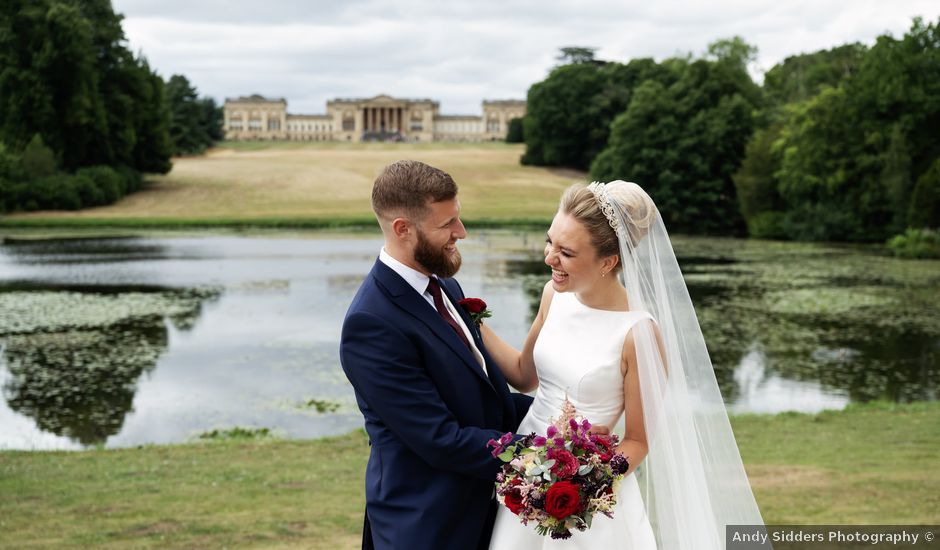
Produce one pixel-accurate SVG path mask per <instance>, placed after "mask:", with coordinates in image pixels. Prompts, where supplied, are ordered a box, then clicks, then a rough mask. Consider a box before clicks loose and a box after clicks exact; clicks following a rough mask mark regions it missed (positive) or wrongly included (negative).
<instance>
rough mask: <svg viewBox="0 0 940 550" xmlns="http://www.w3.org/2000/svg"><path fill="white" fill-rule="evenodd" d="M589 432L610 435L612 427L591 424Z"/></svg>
mask: <svg viewBox="0 0 940 550" xmlns="http://www.w3.org/2000/svg"><path fill="white" fill-rule="evenodd" d="M588 433H592V434H594V435H609V434H610V428H608V427H607V426H591V429H590V430H588Z"/></svg>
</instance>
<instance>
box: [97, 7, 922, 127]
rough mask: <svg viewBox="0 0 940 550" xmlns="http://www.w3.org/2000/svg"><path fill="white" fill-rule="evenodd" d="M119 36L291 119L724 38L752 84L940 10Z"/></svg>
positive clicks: (155, 18)
mask: <svg viewBox="0 0 940 550" xmlns="http://www.w3.org/2000/svg"><path fill="white" fill-rule="evenodd" d="M113 2H114V9H115V11H117V12H118V13H121V14H123V15H124V17H125V20H124V32H125V33H126V35H127V38H128V41H129V45H130V47H131V49H132V50H133V51H135V52H137V51H142V52H143V54H144V55H145V56H146V57H147V59H148V60H149V61H150V64H151V66H152V67H153V68H154V69H156V70H157V72H159V73H160V74H161V75H163V76H164V77H169V76H170V75H171V74H176V73H181V74H184V75H186V77H187V78H189V80H190V81H191V82H192V83H193V84H194V85H195V86H196V87H197V88H198V90H199V93H200V94H201V95H210V96H212V97H214V98H216V100H218V101H220V102H221V101H222V100H224V98H225V97H236V96H241V95H249V94H252V93H260V94H263V95H265V96H269V97H283V98H285V99H287V102H288V111H289V112H291V113H301V114H303V113H310V114H314V113H324V112H326V101H327V100H328V99H332V98H336V97H371V96H374V95H377V94H380V93H386V94H389V95H393V96H397V97H409V98H431V99H435V100H438V101H440V102H441V112H442V113H443V114H479V113H480V112H481V107H480V102H481V100H483V99H484V98H485V99H514V98H518V99H524V98H525V95H526V90H528V88H529V86H530V85H531V84H532V83H534V82H537V81H539V80H541V79H543V78H544V77H545V75H546V74H547V73H548V71H549V70H550V69H551V67H552V66H553V65H554V64H555V56H556V55H557V53H558V49H559V48H561V47H563V46H590V47H595V48H597V49H598V53H597V57H599V58H601V59H607V60H616V61H627V60H629V59H632V58H636V57H653V58H655V59H657V60H662V59H664V58H666V57H670V56H673V55H677V54H679V55H684V54H686V53H690V52H691V53H692V54H695V55H699V54H701V53H702V52H704V51H705V49H706V47H707V45H708V44H709V43H710V42H712V41H714V40H716V39H719V38H727V37H731V36H734V35H739V36H742V37H743V38H744V39H745V40H746V41H747V42H748V43H750V44H753V45H755V46H757V47H758V48H759V54H758V61H757V63H756V64H755V66H754V67H753V68H752V72H753V73H754V76H755V78H757V79H760V74H761V72H762V71H766V70H767V69H770V68H771V67H773V65H774V64H775V63H777V62H779V61H781V60H783V59H784V58H786V57H787V56H790V55H794V54H797V53H803V52H812V51H816V50H819V49H824V48H831V47H833V46H838V45H841V44H844V43H846V42H854V41H860V42H863V43H866V44H869V45H870V44H872V43H874V40H875V37H877V36H878V35H880V34H884V33H886V32H887V33H892V34H894V35H895V36H897V37H899V36H901V35H903V34H904V32H905V31H906V30H907V29H909V28H910V25H911V19H912V17H914V16H917V15H920V16H923V17H924V19H926V20H928V21H936V20H937V18H938V17H940V2H937V1H936V0H930V1H925V0H881V1H875V0H855V1H850V0H792V1H788V0H711V1H709V2H698V1H696V2H679V1H674V0H666V1H657V0H645V1H642V2H637V1H633V0H630V1H619V2H618V1H588V2H583V1H574V0H537V1H532V0H524V1H513V0H501V1H497V0H474V1H469V0H464V1H451V2H447V1H445V0H438V1H418V0H386V1H381V2H380V1H378V0H341V1H333V0H324V1H320V0H314V1H311V0H308V1H300V0H268V1H265V2H261V1H254V0H253V1H246V0H113Z"/></svg>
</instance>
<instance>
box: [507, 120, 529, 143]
mask: <svg viewBox="0 0 940 550" xmlns="http://www.w3.org/2000/svg"><path fill="white" fill-rule="evenodd" d="M506 143H525V135H524V133H523V131H522V119H521V118H512V119H509V130H508V131H507V132H506Z"/></svg>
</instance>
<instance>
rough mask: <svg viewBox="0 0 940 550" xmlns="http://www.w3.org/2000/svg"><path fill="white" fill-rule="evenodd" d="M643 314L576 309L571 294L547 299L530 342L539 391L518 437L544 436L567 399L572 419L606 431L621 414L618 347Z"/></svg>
mask: <svg viewBox="0 0 940 550" xmlns="http://www.w3.org/2000/svg"><path fill="white" fill-rule="evenodd" d="M650 318H651V317H650V315H649V313H646V312H645V311H608V310H601V309H594V308H591V307H588V306H585V305H584V304H582V303H581V302H580V301H579V300H578V298H577V297H576V296H575V295H574V294H573V293H571V292H558V293H555V295H554V296H553V298H552V303H551V306H550V308H549V310H548V316H547V317H546V318H545V323H544V324H543V325H542V330H541V332H539V336H538V339H537V340H536V342H535V350H534V359H535V367H536V371H537V372H538V376H539V387H538V390H537V392H536V395H535V401H534V402H533V403H532V406H531V408H530V409H529V413H528V414H527V415H526V417H525V419H523V421H522V424H521V425H520V426H519V433H523V434H525V433H530V432H536V433H538V434H540V435H544V433H545V429H546V428H547V427H548V423H549V419H550V418H552V417H558V415H559V414H560V412H561V407H562V404H563V403H564V401H565V397H566V395H567V397H568V399H570V400H571V402H572V403H573V404H574V406H575V408H576V409H577V410H578V414H579V415H580V416H583V417H585V418H587V419H588V420H589V421H590V422H591V423H592V424H597V425H604V426H608V427H610V428H611V429H613V427H614V426H615V425H616V424H617V422H618V421H619V420H620V417H621V415H622V414H623V375H622V373H621V370H620V362H621V357H622V353H623V342H624V338H625V337H626V335H627V332H628V331H629V330H630V328H631V327H633V325H634V324H635V323H636V322H638V321H640V320H642V319H650Z"/></svg>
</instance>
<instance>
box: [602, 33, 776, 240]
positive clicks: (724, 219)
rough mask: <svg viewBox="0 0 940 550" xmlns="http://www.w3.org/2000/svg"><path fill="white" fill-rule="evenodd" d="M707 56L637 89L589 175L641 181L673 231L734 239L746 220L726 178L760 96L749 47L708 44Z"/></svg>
mask: <svg viewBox="0 0 940 550" xmlns="http://www.w3.org/2000/svg"><path fill="white" fill-rule="evenodd" d="M710 55H711V57H712V58H711V59H699V60H695V61H692V62H690V63H687V64H684V69H683V71H682V73H681V76H680V77H679V79H678V80H676V81H675V82H674V83H672V84H669V85H663V84H661V83H659V82H656V81H652V80H648V81H646V82H644V83H643V84H641V85H640V86H639V87H638V88H637V89H636V90H635V92H634V94H633V98H632V100H631V102H630V105H629V107H628V108H627V110H626V112H624V113H623V114H621V115H620V116H618V117H617V118H616V119H615V120H614V122H613V126H612V130H611V135H610V140H609V143H608V146H607V148H606V149H604V151H603V152H602V153H601V154H600V155H598V156H597V158H596V159H595V160H594V162H593V164H592V165H591V177H592V178H593V179H598V180H612V179H627V180H632V181H636V182H638V183H640V184H641V185H643V187H644V188H645V189H646V190H647V191H648V192H649V193H650V195H651V196H652V197H653V199H654V200H656V202H657V205H658V206H659V208H660V211H661V212H662V214H663V216H664V219H665V222H666V224H667V226H668V227H670V229H672V230H676V231H682V232H691V233H709V234H736V233H740V232H742V231H743V228H744V222H743V219H742V217H741V215H740V211H739V206H738V200H737V196H736V192H735V188H734V183H733V180H732V175H733V174H734V173H735V172H736V171H737V170H738V168H739V166H740V165H741V161H742V159H743V157H744V150H745V145H746V144H747V141H748V139H749V138H750V136H751V133H752V132H753V130H754V120H753V112H754V110H755V109H756V108H758V107H759V105H760V101H761V93H760V89H759V88H758V86H757V85H756V84H754V82H753V81H752V80H751V78H750V76H748V73H747V69H746V66H747V60H748V58H749V56H752V55H753V48H751V47H750V46H747V45H746V44H745V43H744V42H743V41H741V40H740V39H732V40H728V41H721V42H718V43H716V44H714V45H713V46H712V48H711V54H710Z"/></svg>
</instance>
